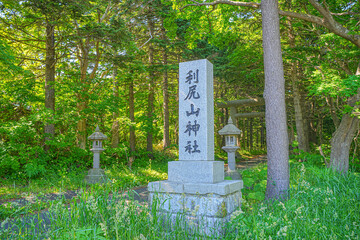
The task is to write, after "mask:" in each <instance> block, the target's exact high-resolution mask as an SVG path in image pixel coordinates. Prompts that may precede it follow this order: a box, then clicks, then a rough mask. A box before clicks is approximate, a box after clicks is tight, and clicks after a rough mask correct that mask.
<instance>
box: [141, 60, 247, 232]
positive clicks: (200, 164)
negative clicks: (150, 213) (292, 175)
mask: <svg viewBox="0 0 360 240" xmlns="http://www.w3.org/2000/svg"><path fill="white" fill-rule="evenodd" d="M179 68H180V69H179V71H180V72H179V161H172V162H169V165H168V180H165V181H158V182H151V183H149V185H148V190H149V192H150V194H149V202H150V206H152V204H153V203H154V202H155V201H157V204H156V206H157V209H156V211H157V213H159V214H161V215H162V216H164V217H169V218H170V219H171V220H172V221H173V220H174V219H176V217H178V216H182V217H183V219H185V223H186V225H187V226H188V227H190V229H195V228H197V229H198V230H200V231H202V233H203V234H205V235H214V234H215V235H218V234H221V233H222V232H223V229H222V226H223V224H224V223H225V222H227V221H228V220H229V219H230V215H231V213H232V212H234V211H235V210H236V209H237V208H239V207H240V200H241V188H242V186H243V183H242V181H239V180H224V163H223V162H221V161H214V98H213V66H212V64H211V63H210V62H209V61H208V60H206V59H203V60H197V61H191V62H184V63H180V66H179ZM153 206H155V204H154V205H153Z"/></svg>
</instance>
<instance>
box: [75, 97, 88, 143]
mask: <svg viewBox="0 0 360 240" xmlns="http://www.w3.org/2000/svg"><path fill="white" fill-rule="evenodd" d="M86 108H87V102H86V101H81V102H79V103H77V110H78V114H79V115H80V117H81V119H80V120H79V121H78V123H77V143H78V147H79V148H81V149H86V137H87V136H86V129H87V122H86V117H84V116H83V115H84V114H83V112H84V110H85V109H86Z"/></svg>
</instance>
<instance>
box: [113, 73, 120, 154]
mask: <svg viewBox="0 0 360 240" xmlns="http://www.w3.org/2000/svg"><path fill="white" fill-rule="evenodd" d="M112 77H113V95H114V99H115V101H116V104H115V106H116V109H115V111H114V112H113V124H112V127H111V147H112V148H117V147H119V116H120V113H119V104H118V103H119V82H118V80H117V79H116V77H117V67H116V66H114V69H113V76H112Z"/></svg>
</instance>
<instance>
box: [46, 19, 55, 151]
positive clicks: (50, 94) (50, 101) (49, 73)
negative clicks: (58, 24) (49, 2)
mask: <svg viewBox="0 0 360 240" xmlns="http://www.w3.org/2000/svg"><path fill="white" fill-rule="evenodd" d="M54 29H55V26H54V25H52V24H50V23H49V22H47V23H46V60H45V108H47V109H49V110H50V111H51V115H52V117H51V118H50V119H49V120H50V121H51V119H53V117H54V113H55V36H54ZM44 133H45V145H44V148H45V151H48V150H49V146H48V144H47V141H48V140H51V139H52V138H53V137H54V135H55V125H54V124H53V123H45V126H44Z"/></svg>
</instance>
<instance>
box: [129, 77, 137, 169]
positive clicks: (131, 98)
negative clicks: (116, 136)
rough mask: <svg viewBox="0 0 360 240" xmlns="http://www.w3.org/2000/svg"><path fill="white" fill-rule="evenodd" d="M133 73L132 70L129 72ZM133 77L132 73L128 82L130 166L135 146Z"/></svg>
mask: <svg viewBox="0 0 360 240" xmlns="http://www.w3.org/2000/svg"><path fill="white" fill-rule="evenodd" d="M131 73H133V72H131ZM134 100H135V97H134V79H133V77H132V74H131V76H130V82H129V118H130V121H131V124H130V127H129V143H130V157H129V162H128V166H129V167H130V168H131V166H132V164H133V162H134V161H135V156H134V153H135V150H136V149H135V148H136V135H135V127H134V125H135V104H134V102H135V101H134Z"/></svg>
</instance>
